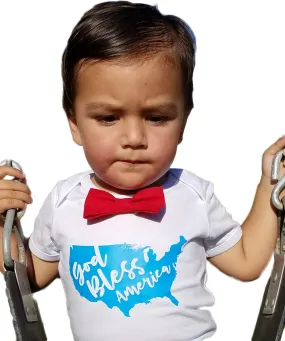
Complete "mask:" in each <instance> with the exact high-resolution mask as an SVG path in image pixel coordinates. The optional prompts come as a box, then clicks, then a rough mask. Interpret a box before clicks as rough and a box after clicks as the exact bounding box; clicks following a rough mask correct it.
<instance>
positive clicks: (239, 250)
mask: <svg viewBox="0 0 285 341" xmlns="http://www.w3.org/2000/svg"><path fill="white" fill-rule="evenodd" d="M272 189H273V185H271V184H270V179H268V178H267V177H262V178H261V181H260V183H259V185H258V187H257V191H256V195H255V198H254V202H253V205H252V208H251V211H250V213H249V215H248V217H247V218H246V220H245V221H244V223H243V224H242V231H243V236H242V238H241V240H240V241H239V242H238V243H237V244H236V245H235V246H234V247H232V248H231V249H229V250H227V251H225V252H224V253H221V254H219V255H217V256H214V257H212V258H209V261H210V263H211V264H213V265H214V266H215V267H217V268H218V269H219V270H221V271H222V272H224V273H225V274H227V275H229V276H232V277H235V278H237V279H240V280H242V281H251V280H255V279H257V278H258V277H259V276H260V275H261V274H262V272H263V270H264V269H265V267H266V266H267V264H268V262H269V261H270V258H271V256H272V253H273V252H274V249H275V246H276V242H277V212H276V210H275V208H274V207H273V206H272V205H271V193H272ZM284 195H285V190H284V191H283V192H282V193H281V196H280V197H281V198H282V197H283V196H284Z"/></svg>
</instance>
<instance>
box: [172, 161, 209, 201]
mask: <svg viewBox="0 0 285 341" xmlns="http://www.w3.org/2000/svg"><path fill="white" fill-rule="evenodd" d="M169 171H170V173H171V174H172V175H173V176H174V177H175V178H176V179H177V181H178V182H179V183H180V184H181V185H182V186H184V187H185V189H186V190H187V189H190V190H194V191H195V192H196V193H197V194H198V195H199V196H200V197H201V199H203V200H205V201H207V200H208V199H209V196H211V194H212V192H213V187H214V186H213V183H212V182H211V181H209V180H207V179H205V178H203V177H201V176H198V175H197V174H196V173H194V172H192V171H190V170H187V169H183V168H170V170H169Z"/></svg>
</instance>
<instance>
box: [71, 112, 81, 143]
mask: <svg viewBox="0 0 285 341" xmlns="http://www.w3.org/2000/svg"><path fill="white" fill-rule="evenodd" d="M68 124H69V128H70V131H71V135H72V138H73V141H74V142H75V143H76V144H78V146H82V141H81V134H80V131H79V129H78V125H77V123H76V120H75V118H69V119H68Z"/></svg>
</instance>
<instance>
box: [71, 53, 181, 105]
mask: <svg viewBox="0 0 285 341" xmlns="http://www.w3.org/2000/svg"><path fill="white" fill-rule="evenodd" d="M181 87H182V77H181V73H180V70H179V68H177V67H174V66H173V63H171V62H168V61H167V60H166V58H165V57H164V56H155V57H153V58H149V59H147V60H144V61H141V60H138V61H136V60H133V61H129V60H128V61H124V60H113V61H103V62H100V61H87V62H86V63H83V64H82V65H81V66H80V69H79V70H78V75H77V79H76V88H77V91H76V92H77V94H78V95H82V96H90V95H92V96H95V95H98V96H99V97H102V96H103V97H106V95H108V97H110V96H111V97H112V96H113V97H114V98H116V97H117V96H118V97H120V95H122V97H126V94H127V93H129V95H130V96H135V97H143V96H144V97H146V98H145V100H147V99H148V100H150V101H152V100H154V101H157V102H163V101H168V102H175V100H178V98H180V96H181V93H182V91H181V90H182V89H181Z"/></svg>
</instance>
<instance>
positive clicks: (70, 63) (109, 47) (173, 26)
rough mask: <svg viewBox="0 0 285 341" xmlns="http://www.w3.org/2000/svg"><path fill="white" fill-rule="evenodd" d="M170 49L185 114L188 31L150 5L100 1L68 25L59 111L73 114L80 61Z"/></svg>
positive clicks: (191, 41)
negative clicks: (175, 64) (181, 83)
mask: <svg viewBox="0 0 285 341" xmlns="http://www.w3.org/2000/svg"><path fill="white" fill-rule="evenodd" d="M167 49H168V50H170V52H172V55H173V57H174V59H175V60H178V66H179V67H180V70H181V74H182V77H183V79H182V80H183V90H184V92H185V110H186V114H187V115H188V114H189V113H190V112H191V110H192V108H193V97H192V93H193V80H192V78H193V71H194V66H195V50H196V40H195V36H194V33H193V32H192V30H191V28H190V27H189V26H188V25H187V24H186V23H185V22H184V21H183V20H182V19H180V18H178V17H176V16H174V15H163V14H161V13H160V11H159V10H158V9H157V7H156V6H151V5H147V4H138V3H131V2H129V1H110V2H102V3H100V4H97V5H96V6H94V7H92V8H91V9H90V10H89V11H87V12H86V13H85V14H84V15H83V17H82V18H81V19H80V21H79V22H78V24H77V25H76V26H75V27H74V29H73V31H72V33H71V36H70V38H69V39H68V42H67V46H66V48H65V50H64V53H63V56H62V78H63V108H64V110H65V112H66V115H67V117H71V115H72V112H73V102H74V98H75V95H76V94H75V78H76V69H78V68H77V66H78V63H79V62H81V61H84V62H85V61H92V60H96V61H107V60H113V59H120V58H126V59H131V60H132V59H135V58H137V59H143V58H148V57H151V56H153V54H155V53H158V52H160V51H163V50H167Z"/></svg>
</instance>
